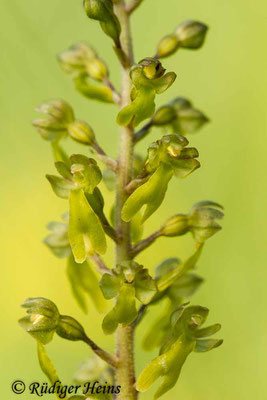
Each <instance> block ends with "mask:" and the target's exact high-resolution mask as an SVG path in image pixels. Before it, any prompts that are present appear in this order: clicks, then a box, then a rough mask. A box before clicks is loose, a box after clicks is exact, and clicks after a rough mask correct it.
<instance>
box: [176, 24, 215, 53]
mask: <svg viewBox="0 0 267 400" xmlns="http://www.w3.org/2000/svg"><path fill="white" fill-rule="evenodd" d="M207 30H208V27H207V25H205V24H202V23H201V22H198V21H184V22H182V23H181V24H180V25H179V26H178V28H177V29H176V35H177V38H178V41H179V46H181V47H184V48H186V49H199V48H200V47H201V46H202V44H203V43H204V40H205V36H206V33H207Z"/></svg>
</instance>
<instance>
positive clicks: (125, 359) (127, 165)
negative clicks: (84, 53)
mask: <svg viewBox="0 0 267 400" xmlns="http://www.w3.org/2000/svg"><path fill="white" fill-rule="evenodd" d="M114 9H115V12H116V14H117V16H118V18H119V20H120V24H121V28H122V32H121V45H122V49H123V51H124V52H125V54H126V55H127V58H128V59H129V61H130V64H133V47H132V40H131V31H130V21H129V17H128V14H127V12H126V10H125V2H124V0H119V1H116V2H115V4H114ZM129 72H130V67H127V66H123V68H122V95H121V96H122V98H121V107H125V106H126V105H128V104H129V103H130V91H131V86H132V84H131V80H130V76H129ZM133 135H134V134H133V129H132V128H131V127H130V126H129V127H123V128H121V133H120V149H119V157H118V160H119V163H118V171H117V189H116V210H115V226H116V231H117V236H118V238H119V242H118V243H117V245H116V263H120V262H122V261H124V260H127V259H129V258H130V255H129V253H130V249H131V232H130V224H129V223H125V222H124V221H122V219H121V210H122V207H123V204H124V202H125V200H126V199H127V196H128V194H127V192H126V190H125V188H126V186H127V184H128V183H129V182H130V180H131V178H132V163H133V162H132V161H133V139H134V137H133ZM117 357H118V360H119V364H118V367H117V371H116V380H117V384H118V385H120V386H121V392H120V394H119V396H118V399H119V400H136V399H137V396H138V394H137V391H136V389H135V387H134V384H135V370H134V338H133V328H132V326H130V325H129V326H127V327H125V328H123V327H122V326H119V328H118V330H117Z"/></svg>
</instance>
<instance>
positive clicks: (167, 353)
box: [137, 305, 222, 399]
mask: <svg viewBox="0 0 267 400" xmlns="http://www.w3.org/2000/svg"><path fill="white" fill-rule="evenodd" d="M208 313H209V310H208V309H207V308H204V307H200V306H190V307H186V305H183V306H181V307H180V308H178V310H177V311H175V312H174V313H173V314H172V316H171V324H172V335H171V336H170V337H169V339H168V340H167V341H166V342H165V343H164V344H163V346H162V348H161V350H160V355H159V356H158V357H156V358H155V359H154V360H152V361H151V362H150V363H149V364H148V365H147V366H146V367H145V369H144V370H143V372H142V373H141V375H140V376H139V378H138V380H137V390H139V391H140V392H145V391H146V390H148V389H149V388H150V387H151V385H152V384H153V383H154V382H155V381H156V380H157V379H158V378H160V377H163V382H162V383H161V385H160V387H159V388H158V390H157V392H156V394H155V396H154V398H155V399H158V398H159V397H161V396H162V395H163V394H165V393H166V392H168V391H169V390H170V389H171V388H172V387H173V386H174V385H175V384H176V382H177V380H178V378H179V375H180V372H181V369H182V366H183V364H184V362H185V361H186V359H187V357H188V356H189V354H190V353H192V351H197V352H199V351H209V350H211V349H213V348H215V347H218V346H220V345H221V344H222V340H217V339H209V340H201V339H199V337H205V336H210V335H213V334H214V333H216V332H217V331H218V330H219V329H220V325H219V324H216V325H213V326H211V327H208V328H204V329H199V328H200V327H201V326H202V325H203V324H204V322H205V321H206V319H207V316H208Z"/></svg>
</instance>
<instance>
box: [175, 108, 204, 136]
mask: <svg viewBox="0 0 267 400" xmlns="http://www.w3.org/2000/svg"><path fill="white" fill-rule="evenodd" d="M208 121H209V119H208V118H207V117H206V116H205V115H204V114H203V113H202V112H201V111H199V110H196V109H195V108H186V109H183V110H180V111H179V112H178V121H177V122H178V126H179V130H180V132H181V133H182V134H185V133H193V132H196V131H197V130H199V129H200V128H201V127H202V126H203V125H204V124H206V123H207V122H208Z"/></svg>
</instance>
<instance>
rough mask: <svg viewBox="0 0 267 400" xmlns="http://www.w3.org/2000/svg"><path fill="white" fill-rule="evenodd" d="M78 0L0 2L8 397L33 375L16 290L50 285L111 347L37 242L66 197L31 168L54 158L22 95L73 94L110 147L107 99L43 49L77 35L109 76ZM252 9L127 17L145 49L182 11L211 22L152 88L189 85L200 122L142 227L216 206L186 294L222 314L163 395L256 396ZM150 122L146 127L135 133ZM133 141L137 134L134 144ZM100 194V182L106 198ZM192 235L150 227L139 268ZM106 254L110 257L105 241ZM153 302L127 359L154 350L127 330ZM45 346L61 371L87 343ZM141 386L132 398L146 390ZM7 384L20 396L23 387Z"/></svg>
mask: <svg viewBox="0 0 267 400" xmlns="http://www.w3.org/2000/svg"><path fill="white" fill-rule="evenodd" d="M81 3H82V1H81V0H80V1H77V0H67V1H66V0H65V1H64V0H46V1H37V0H27V1H23V2H21V1H20V0H13V1H10V0H1V2H0V20H1V36H0V46H1V61H0V81H1V86H0V121H1V122H0V130H1V147H0V151H1V162H2V166H1V169H0V173H1V192H2V194H1V197H0V204H1V221H2V222H1V236H0V238H1V264H2V272H1V286H2V288H1V304H2V309H1V333H0V334H1V345H2V347H3V349H2V351H1V363H2V364H3V365H2V372H1V378H2V384H1V393H2V396H3V398H6V399H13V398H16V395H15V394H13V393H12V392H11V390H10V385H11V382H12V381H13V380H15V379H22V380H25V382H26V383H30V382H32V381H36V380H41V381H43V380H44V379H45V378H44V377H43V375H42V373H41V372H40V370H39V367H38V365H37V357H36V351H35V343H34V341H33V340H32V338H31V337H30V336H28V335H26V334H25V333H24V331H22V329H21V328H20V327H19V326H18V324H17V320H18V318H19V317H20V316H22V314H23V311H22V310H20V308H19V304H20V303H21V302H22V301H23V300H24V299H25V298H26V297H28V296H43V297H48V298H50V299H52V300H53V301H55V303H56V304H57V305H58V307H59V309H60V311H61V313H63V314H64V313H67V314H70V315H73V316H74V317H76V318H77V319H78V320H80V321H81V322H82V323H83V324H84V325H85V326H86V330H87V332H88V334H89V336H91V337H92V338H93V339H96V340H97V342H98V343H99V344H100V345H101V346H105V347H107V348H109V349H112V348H113V339H112V338H110V337H104V335H103V334H102V332H101V329H100V322H101V319H102V317H98V316H97V314H96V312H95V311H94V308H93V306H92V305H90V313H89V316H84V315H83V314H82V313H81V311H80V310H79V308H78V307H77V305H76V303H75V301H74V299H73V298H72V296H71V293H70V288H69V284H68V282H67V279H66V277H65V261H64V260H63V261H62V260H58V259H56V258H55V257H54V256H53V255H52V254H51V253H50V252H49V250H48V249H47V248H46V247H45V246H44V245H43V244H42V238H43V237H44V236H45V234H46V229H45V225H46V223H47V222H48V221H50V220H55V219H59V216H60V215H61V214H62V213H63V212H65V211H66V207H67V204H66V203H64V201H63V200H60V199H58V198H56V197H55V196H54V194H53V193H52V191H51V189H50V187H49V185H48V183H47V182H46V180H45V178H44V175H45V173H47V172H50V173H51V172H53V171H54V168H53V162H52V156H51V154H50V149H49V146H48V144H47V143H46V142H44V141H43V140H41V138H40V137H39V135H38V134H37V133H36V132H35V131H34V129H33V128H32V127H31V124H30V121H31V119H33V118H34V117H35V113H34V107H35V105H37V104H39V103H40V102H42V101H43V100H47V99H50V98H54V97H62V98H64V99H65V100H67V101H69V102H70V103H71V104H72V105H73V107H74V109H75V110H76V115H77V117H78V118H81V119H86V120H87V121H88V122H89V123H90V124H91V125H92V126H93V127H94V129H95V132H96V134H97V136H98V139H99V142H100V143H101V144H102V145H103V147H104V148H105V149H106V150H107V151H108V152H110V153H111V154H112V155H115V154H116V145H117V141H118V135H117V128H116V126H115V123H114V119H115V115H116V107H115V106H113V105H102V104H100V103H94V102H93V101H87V100H86V99H84V98H82V97H81V96H80V95H79V94H77V93H75V91H74V88H73V85H72V82H71V80H70V79H69V77H67V76H65V75H64V74H63V73H62V72H61V70H60V68H59V66H58V64H57V61H56V58H55V55H56V54H57V53H58V52H60V51H62V50H63V49H65V48H67V47H68V46H69V45H71V44H74V43H75V42H77V41H80V40H83V39H87V40H88V41H90V42H91V43H92V44H93V45H95V46H96V47H97V48H98V51H99V54H101V56H102V57H103V58H104V59H105V60H106V61H107V62H108V64H109V66H110V69H111V79H112V80H113V81H114V82H115V83H116V85H118V83H119V75H118V74H119V67H118V63H117V60H116V59H115V57H114V54H113V51H112V48H111V41H110V40H109V39H108V38H107V37H105V36H104V34H103V33H102V31H100V29H99V26H98V24H97V23H94V22H92V21H90V20H88V19H87V17H86V16H85V14H84V12H83V8H82V4H81ZM266 10H267V7H266V2H265V1H263V0H256V1H255V0H254V1H252V0H245V1H241V0H224V1H221V2H220V1H214V0H202V1H198V0H188V1H183V2H182V1H181V2H177V1H176V0H166V1H164V2H163V1H160V0H144V4H143V6H142V7H140V9H138V11H136V13H135V15H134V17H133V32H134V39H135V51H136V58H137V59H141V58H143V57H145V56H151V55H153V53H154V50H155V45H156V43H157V41H158V40H159V39H160V38H161V37H162V36H163V35H164V34H166V33H169V32H171V31H172V30H173V28H174V27H175V26H176V25H177V24H178V23H179V22H181V21H182V20H184V19H188V18H192V19H198V20H200V21H203V22H206V23H207V24H208V25H209V26H210V28H211V29H210V32H209V34H208V38H207V41H206V44H205V46H204V48H203V49H202V50H200V51H196V52H193V51H191V52H190V51H180V52H178V53H177V54H176V55H175V56H173V57H171V58H169V59H167V60H166V62H164V66H166V67H167V68H168V69H169V70H170V69H173V70H175V71H176V72H177V73H178V79H177V80H176V83H175V84H174V85H173V87H172V88H171V89H170V90H169V91H168V92H167V94H163V95H161V96H158V104H163V103H164V102H166V101H167V100H169V99H171V98H172V97H174V96H176V95H182V96H185V97H189V98H190V99H192V101H193V102H194V104H195V106H196V107H198V108H200V109H201V110H203V111H205V112H206V113H207V115H208V116H209V117H210V118H211V121H212V122H211V123H210V124H209V126H207V127H205V128H204V129H203V130H202V131H200V132H199V133H197V134H195V135H194V136H192V135H191V136H190V137H189V140H190V142H191V144H192V145H193V146H196V147H197V148H198V149H199V151H200V160H201V163H202V168H201V169H200V170H198V171H197V172H196V173H194V174H193V175H192V176H190V177H189V178H188V179H186V180H183V181H178V180H174V181H173V182H172V184H171V187H170V190H169V192H168V196H167V200H166V201H165V204H164V205H163V206H162V207H161V208H160V211H159V212H158V213H157V214H156V216H155V215H154V216H153V217H152V218H151V220H150V222H149V223H148V224H147V226H146V233H147V234H148V233H149V232H152V231H153V229H155V228H156V227H157V226H158V225H159V224H160V223H161V222H163V221H164V219H165V218H166V217H168V216H170V215H172V214H173V213H176V212H186V211H187V210H189V208H190V207H191V205H192V204H193V203H194V202H196V201H199V200H204V199H210V200H214V201H217V202H220V203H222V204H223V205H224V206H225V209H226V218H225V220H224V221H223V227H224V229H223V231H222V232H220V233H219V234H218V235H216V236H215V237H214V238H212V239H211V240H209V241H208V243H207V245H206V248H205V250H204V254H203V257H202V259H201V262H200V268H199V273H200V274H201V275H202V276H204V277H205V280H206V283H205V285H204V286H203V287H202V289H201V290H200V291H199V292H198V293H197V294H196V296H195V298H194V300H193V303H200V304H201V305H204V306H207V307H209V308H210V310H211V311H210V317H209V322H210V323H215V322H221V323H222V324H223V329H222V331H221V334H220V336H221V337H223V338H224V340H225V342H224V345H223V346H222V347H220V348H219V349H218V350H214V351H212V352H210V353H207V354H203V355H202V354H193V355H191V356H190V358H189V360H188V362H187V363H186V364H185V367H184V369H183V371H182V375H181V378H180V381H179V383H178V385H177V386H176V388H175V389H174V390H173V391H171V392H169V393H168V394H167V395H166V396H165V397H164V398H165V399H166V400H171V399H174V398H181V399H184V400H251V399H254V400H265V399H266V398H267V385H266V374H267V361H266V360H267V350H266V349H267V346H266V330H267V318H266V305H267V296H266V293H267V290H266V287H267V274H266V239H267V235H266V234H267V228H266V227H267V220H266V212H265V209H266V205H267V204H266V195H267V179H266V167H267V164H266V151H267V141H266V118H265V116H264V111H265V109H266V58H265V59H264V50H265V49H266V17H267V14H266ZM265 56H266V53H265ZM160 134H161V132H160V131H159V130H156V131H154V132H153V133H152V134H151V135H150V137H149V138H148V139H147V140H146V144H148V143H149V142H151V140H154V139H155V138H157V137H159V135H160ZM144 143H145V142H144ZM143 147H144V146H143V145H139V146H138V148H139V149H140V151H141V152H142V149H143ZM68 148H70V144H68ZM78 149H79V151H82V150H84V149H81V148H79V147H78V145H77V146H76V145H74V146H73V144H72V151H77V150H78ZM111 200H112V198H111V195H108V203H109V205H111ZM192 246H193V241H192V239H191V238H184V239H169V240H168V239H161V240H160V241H158V243H157V244H156V245H155V246H154V247H153V248H151V249H149V251H147V252H146V254H144V255H142V256H141V257H139V260H140V261H141V262H142V263H144V264H145V265H146V266H147V267H149V268H150V269H151V270H152V269H153V268H154V267H155V265H157V264H158V262H159V261H161V260H162V259H163V258H164V257H170V256H181V257H185V256H186V255H189V254H190V253H191V251H192ZM106 260H107V261H109V262H111V261H112V250H111V249H110V250H109V253H108V255H107V257H106ZM156 311H157V310H156V309H153V313H152V314H151V315H150V316H149V317H148V320H147V322H145V324H144V325H142V327H140V328H139V330H138V339H137V346H136V353H137V355H136V360H137V370H138V372H139V371H140V370H141V368H142V367H143V366H144V364H145V363H146V362H147V361H148V360H149V359H151V357H152V356H154V354H153V355H152V354H148V353H144V352H143V351H142V349H141V346H140V341H141V340H140V338H141V337H142V334H143V332H144V329H145V326H146V324H149V321H152V320H153V319H154V318H155V313H156ZM217 336H218V335H217ZM48 351H49V354H50V356H51V358H52V359H53V361H54V363H55V365H56V367H57V369H58V372H59V374H60V377H61V378H62V380H64V381H65V382H66V383H71V377H72V374H73V372H74V371H75V368H76V366H77V365H78V364H79V363H80V362H81V361H82V360H84V359H86V358H87V357H88V356H89V355H90V350H88V349H87V348H86V347H85V345H83V344H82V343H81V344H80V343H70V342H67V341H62V340H60V339H59V338H58V339H57V338H56V339H55V340H54V341H53V343H52V344H50V345H49V346H48ZM152 393H153V390H152V391H150V392H148V393H147V394H145V395H143V396H142V399H143V398H144V399H151V398H152ZM31 397H34V396H31ZM50 397H51V396H50ZM20 398H21V399H22V400H23V399H27V400H29V394H25V395H21V396H20ZM51 398H53V396H52V397H51Z"/></svg>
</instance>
